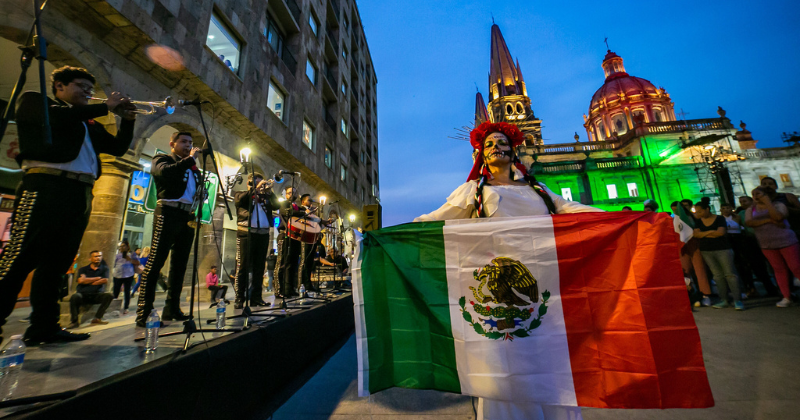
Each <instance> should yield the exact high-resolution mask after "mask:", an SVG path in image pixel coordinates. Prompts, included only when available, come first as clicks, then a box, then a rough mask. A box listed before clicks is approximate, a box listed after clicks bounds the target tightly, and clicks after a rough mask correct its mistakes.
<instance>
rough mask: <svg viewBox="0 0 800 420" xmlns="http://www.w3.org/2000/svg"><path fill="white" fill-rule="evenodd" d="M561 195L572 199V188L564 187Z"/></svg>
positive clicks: (569, 199) (566, 198) (568, 199)
mask: <svg viewBox="0 0 800 420" xmlns="http://www.w3.org/2000/svg"><path fill="white" fill-rule="evenodd" d="M561 197H564V200H567V201H572V190H571V189H570V188H562V189H561Z"/></svg>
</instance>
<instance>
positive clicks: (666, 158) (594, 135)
mask: <svg viewBox="0 0 800 420" xmlns="http://www.w3.org/2000/svg"><path fill="white" fill-rule="evenodd" d="M601 68H602V70H603V73H604V75H605V82H604V83H603V85H602V86H600V88H599V89H597V91H595V92H594V94H593V95H592V97H591V100H590V101H589V108H588V111H587V113H586V114H584V116H583V121H584V123H583V127H584V130H585V133H586V139H587V140H586V141H581V139H580V136H579V135H578V134H577V132H576V133H575V137H574V140H573V141H568V142H564V143H557V144H544V143H543V141H542V121H541V119H539V118H537V117H536V116H535V115H534V113H533V110H532V108H531V100H530V98H529V97H528V92H527V87H526V85H525V80H524V78H523V76H522V69H521V67H520V63H519V61H518V60H516V61H515V60H514V59H513V57H512V55H511V52H510V51H509V49H508V46H507V45H506V41H505V39H504V38H503V34H502V33H501V32H500V28H499V27H498V26H497V25H492V30H491V63H490V69H489V95H488V99H489V103H488V104H486V103H485V102H484V98H483V95H481V93H480V92H478V93H477V94H476V98H475V125H478V124H480V123H481V122H483V121H492V122H499V121H505V122H508V123H513V124H516V125H517V126H518V127H519V128H520V130H521V131H522V132H523V133H524V134H525V143H524V144H523V145H521V146H519V149H518V153H519V156H520V159H521V160H522V163H523V164H524V165H525V166H526V167H529V168H530V172H531V173H533V174H535V175H536V178H537V179H538V180H539V181H541V182H543V183H544V184H546V185H547V186H548V187H549V188H550V189H551V190H553V191H554V192H556V193H557V194H560V195H561V196H563V197H564V198H566V199H568V200H572V201H579V202H581V203H583V204H589V205H592V206H595V207H598V208H602V209H604V210H621V209H622V208H623V207H625V206H629V207H631V208H633V209H634V210H642V204H643V203H644V201H645V200H647V199H651V200H654V201H655V202H656V203H657V204H658V205H659V210H660V211H669V206H670V204H671V203H672V202H673V201H679V200H681V199H690V200H692V202H697V201H700V199H701V198H702V197H709V198H711V202H712V204H713V205H714V207H715V208H716V209H717V210H719V206H720V205H721V204H722V203H726V202H729V203H732V204H734V205H738V200H737V197H739V196H742V195H750V191H751V190H752V189H753V188H755V187H756V186H758V184H759V183H760V180H761V178H763V177H766V176H770V177H772V178H775V179H776V180H777V181H778V187H779V190H780V191H786V192H793V193H795V194H797V193H800V146H798V145H796V144H795V145H793V146H789V147H779V148H768V149H759V148H757V147H756V143H757V140H755V139H753V136H752V133H750V131H748V130H747V128H746V125H745V123H744V122H741V123H740V124H739V129H738V130H737V129H736V127H735V126H734V124H733V123H732V122H731V120H730V119H729V118H727V117H726V111H725V110H724V109H723V108H722V107H719V108H718V109H717V116H716V117H711V118H703V119H691V120H687V119H681V120H679V119H678V118H677V117H676V114H675V110H674V103H673V102H672V99H671V98H670V95H669V94H668V93H667V90H666V89H664V88H663V87H656V85H655V84H653V83H651V82H650V81H649V80H647V79H644V78H641V77H636V76H632V75H630V74H628V72H627V71H626V69H625V66H624V64H623V60H622V57H620V56H619V55H617V54H616V53H615V52H612V51H611V50H608V51H607V53H606V55H605V57H604V58H603V61H602V63H601ZM587 97H588V92H587ZM543 105H544V106H546V104H543ZM795 182H797V183H798V186H795V185H794V183H795Z"/></svg>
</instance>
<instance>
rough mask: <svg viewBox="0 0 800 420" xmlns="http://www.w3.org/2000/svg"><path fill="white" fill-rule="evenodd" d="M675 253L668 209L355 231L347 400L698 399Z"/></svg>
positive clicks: (705, 390) (696, 345)
mask: <svg viewBox="0 0 800 420" xmlns="http://www.w3.org/2000/svg"><path fill="white" fill-rule="evenodd" d="M679 249H680V242H679V241H678V238H677V235H676V234H675V231H674V230H673V227H672V220H671V219H670V217H669V216H668V215H667V214H663V213H661V214H658V213H646V212H614V213H581V214H564V215H554V216H536V217H524V218H490V219H468V220H452V221H446V222H425V223H409V224H404V225H399V226H394V227H389V228H386V229H381V230H377V231H372V232H366V233H365V234H364V237H363V239H362V241H361V245H360V247H358V250H357V255H356V263H355V265H354V267H353V270H352V274H353V298H354V302H355V315H356V335H357V346H358V362H359V375H358V383H359V395H361V396H366V395H369V394H370V393H375V392H378V391H380V390H383V389H386V388H391V387H403V388H416V389H437V390H441V391H447V392H454V393H461V394H466V395H472V396H478V397H485V398H490V399H494V400H503V401H513V402H536V403H541V404H548V405H565V406H583V407H601V408H678V407H683V408H696V407H711V406H713V405H714V400H713V398H712V396H711V390H710V387H709V384H708V378H707V376H706V370H705V366H704V364H703V354H702V350H701V346H700V337H699V334H698V332H697V327H696V325H695V322H694V318H693V316H692V313H691V308H690V306H689V298H688V295H687V292H686V287H685V283H684V279H683V273H682V271H681V267H680V262H679V260H678V258H679V255H678V254H679Z"/></svg>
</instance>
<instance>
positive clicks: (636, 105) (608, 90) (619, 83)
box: [584, 50, 675, 141]
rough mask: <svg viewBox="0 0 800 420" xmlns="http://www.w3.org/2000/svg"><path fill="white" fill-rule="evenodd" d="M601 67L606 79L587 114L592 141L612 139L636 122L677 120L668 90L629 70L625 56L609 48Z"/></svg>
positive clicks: (588, 130)
mask: <svg viewBox="0 0 800 420" xmlns="http://www.w3.org/2000/svg"><path fill="white" fill-rule="evenodd" d="M602 67H603V71H604V72H605V75H606V81H605V83H603V86H601V87H600V89H597V91H596V92H595V93H594V95H592V101H591V103H590V104H589V115H588V116H586V115H584V127H585V128H586V134H588V135H589V139H590V140H593V141H596V140H608V139H610V138H611V139H613V138H615V137H616V136H620V135H623V134H625V133H627V132H628V130H630V129H633V127H634V125H635V124H642V123H651V122H662V121H674V120H675V113H674V111H673V109H672V108H673V104H672V100H671V99H670V97H669V94H668V93H667V92H666V90H665V89H664V88H657V87H656V86H655V85H654V84H652V83H650V81H649V80H646V79H642V78H641V77H635V76H631V75H629V74H628V73H626V72H625V67H624V66H623V64H622V57H620V56H618V55H617V54H616V53H614V52H611V50H609V51H608V53H607V54H606V56H605V58H603V65H602Z"/></svg>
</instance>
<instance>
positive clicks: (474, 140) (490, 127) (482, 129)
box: [467, 121, 527, 181]
mask: <svg viewBox="0 0 800 420" xmlns="http://www.w3.org/2000/svg"><path fill="white" fill-rule="evenodd" d="M492 133H503V134H505V136H506V137H508V141H509V142H510V143H511V149H512V150H513V149H514V148H515V147H517V146H519V145H521V144H522V142H523V141H525V136H524V135H523V134H522V132H521V131H519V128H517V126H516V125H514V124H509V123H506V122H498V123H491V122H488V121H487V122H484V123H481V125H479V126H477V127H475V128H474V129H473V130H472V131H470V132H469V142H470V144H472V147H473V149H475V151H476V152H477V153H476V154H475V163H474V164H473V165H472V170H471V171H470V173H469V177H468V178H467V181H472V180H473V179H478V178H480V177H481V175H486V176H490V174H489V170H488V169H487V168H486V166H485V165H484V162H483V142H484V141H485V140H486V137H488V136H489V134H492ZM514 165H516V167H517V169H519V170H520V171H521V172H522V173H523V174H525V173H527V169H526V168H525V166H523V165H522V164H521V163H519V162H518V161H517V162H514Z"/></svg>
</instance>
